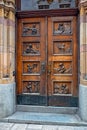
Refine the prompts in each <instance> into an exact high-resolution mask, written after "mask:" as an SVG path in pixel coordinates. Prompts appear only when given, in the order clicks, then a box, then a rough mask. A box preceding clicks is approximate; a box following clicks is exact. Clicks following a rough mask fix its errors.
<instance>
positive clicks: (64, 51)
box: [53, 40, 73, 55]
mask: <svg viewBox="0 0 87 130" xmlns="http://www.w3.org/2000/svg"><path fill="white" fill-rule="evenodd" d="M72 49H73V43H72V40H70V41H68V40H66V41H53V54H54V55H72V51H73V50H72Z"/></svg>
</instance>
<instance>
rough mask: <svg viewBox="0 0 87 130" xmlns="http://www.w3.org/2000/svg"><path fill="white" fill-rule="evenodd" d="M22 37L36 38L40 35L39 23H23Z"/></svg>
mask: <svg viewBox="0 0 87 130" xmlns="http://www.w3.org/2000/svg"><path fill="white" fill-rule="evenodd" d="M22 35H23V36H38V35H40V23H37V22H34V23H33V22H32V23H30V22H29V23H23V31H22Z"/></svg>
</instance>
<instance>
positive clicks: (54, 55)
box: [48, 17, 78, 106]
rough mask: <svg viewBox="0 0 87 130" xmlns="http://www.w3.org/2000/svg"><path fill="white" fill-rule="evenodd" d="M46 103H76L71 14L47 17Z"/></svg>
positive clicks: (74, 28)
mask: <svg viewBox="0 0 87 130" xmlns="http://www.w3.org/2000/svg"><path fill="white" fill-rule="evenodd" d="M48 23H49V24H48V66H49V68H48V95H49V99H48V100H49V101H48V103H49V105H54V106H77V82H78V81H77V74H78V73H77V66H76V64H77V41H76V35H77V33H76V18H75V17H50V18H48Z"/></svg>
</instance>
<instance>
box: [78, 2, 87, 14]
mask: <svg viewBox="0 0 87 130" xmlns="http://www.w3.org/2000/svg"><path fill="white" fill-rule="evenodd" d="M79 7H80V8H81V7H83V8H84V10H85V13H86V14H87V0H81V1H80V3H79Z"/></svg>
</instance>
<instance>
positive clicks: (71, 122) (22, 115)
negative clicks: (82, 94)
mask: <svg viewBox="0 0 87 130" xmlns="http://www.w3.org/2000/svg"><path fill="white" fill-rule="evenodd" d="M2 121H4V122H9V123H28V124H40V125H65V126H87V123H85V122H82V121H81V119H80V118H79V116H78V115H77V114H56V113H38V112H21V111H17V112H15V113H14V114H13V115H11V116H9V117H7V118H4V119H3V120H2Z"/></svg>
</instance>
